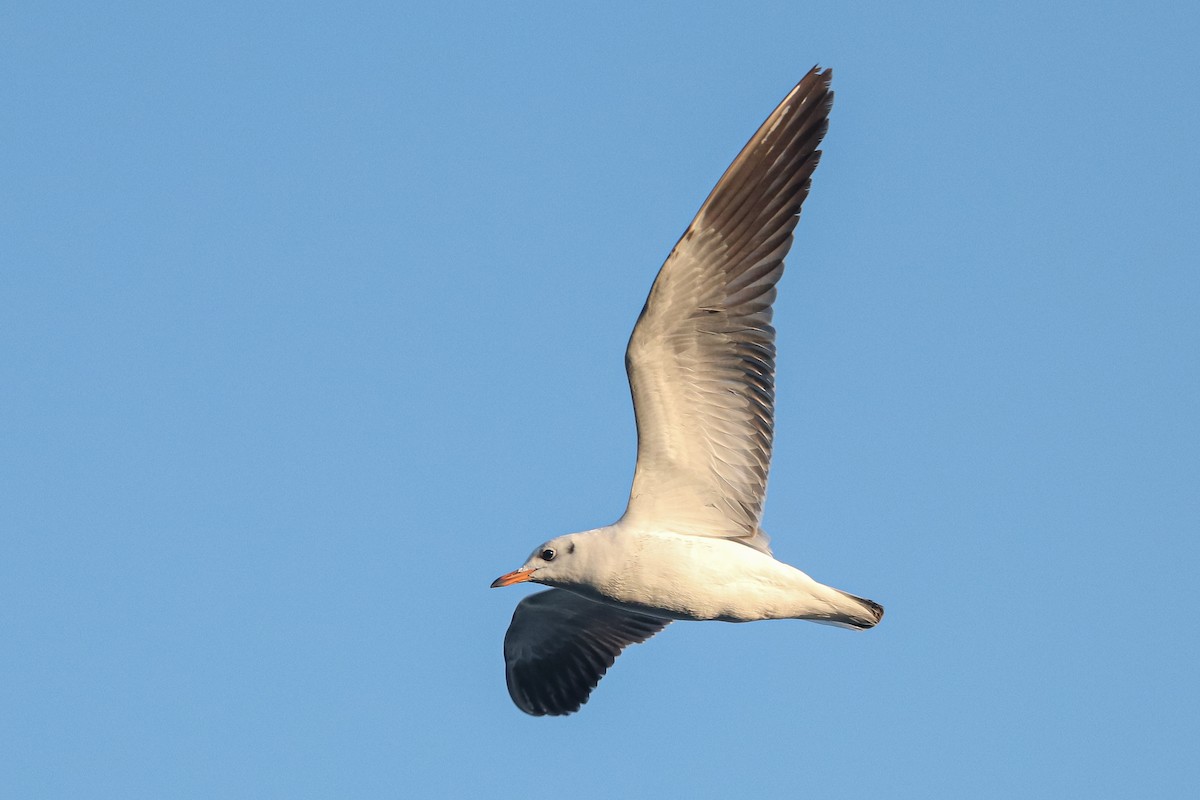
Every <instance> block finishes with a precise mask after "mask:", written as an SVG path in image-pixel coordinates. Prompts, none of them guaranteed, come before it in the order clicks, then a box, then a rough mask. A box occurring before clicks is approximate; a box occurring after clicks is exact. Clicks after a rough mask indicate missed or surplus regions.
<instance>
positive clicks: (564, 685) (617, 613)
mask: <svg viewBox="0 0 1200 800" xmlns="http://www.w3.org/2000/svg"><path fill="white" fill-rule="evenodd" d="M668 622H670V620H667V619H659V618H657V617H648V616H646V615H644V614H635V613H632V612H629V611H622V610H621V609H619V608H616V607H614V606H607V605H603V604H601V603H594V602H592V601H591V600H587V599H585V598H582V597H580V596H579V595H576V594H572V593H571V592H568V591H566V590H564V589H550V590H549V591H545V592H538V593H537V594H531V595H530V596H529V597H526V598H525V599H524V600H522V601H521V602H520V603H518V604H517V610H516V611H515V612H513V618H512V623H511V624H510V625H509V626H508V633H506V634H505V635H504V667H505V674H506V676H507V679H508V693H509V694H510V695H511V696H512V699H513V702H514V703H516V704H517V708H519V709H521V710H522V711H524V712H525V713H526V714H533V715H534V716H536V717H540V716H542V715H544V714H551V715H554V716H559V715H562V714H570V713H572V712H574V711H578V710H579V707H580V706H581V705H583V704H584V703H586V702H587V699H588V695H590V694H591V693H592V689H595V688H596V684H598V683H599V682H600V679H601V678H602V677H604V673H605V672H606V671H607V670H608V668H609V667H611V666H612V665H613V662H614V661H615V660H616V658H617V656H618V655H620V654H621V651H622V650H624V649H625V648H626V647H628V646H629V645H631V644H637V643H639V642H644V641H646V640H647V639H649V638H650V637H651V636H653V635H654V634H656V633H658V632H659V631H661V630H662V629H663V628H665V627H666V626H667V623H668Z"/></svg>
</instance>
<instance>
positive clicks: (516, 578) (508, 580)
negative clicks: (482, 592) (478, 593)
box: [492, 567, 533, 589]
mask: <svg viewBox="0 0 1200 800" xmlns="http://www.w3.org/2000/svg"><path fill="white" fill-rule="evenodd" d="M532 577H533V570H532V569H530V568H529V567H521V568H520V569H514V570H513V571H512V572H510V573H508V574H507V575H501V576H500V577H499V578H496V580H494V581H492V588H493V589H497V588H499V587H501V586H512V585H513V584H514V583H524V582H525V581H527V580H529V579H530V578H532Z"/></svg>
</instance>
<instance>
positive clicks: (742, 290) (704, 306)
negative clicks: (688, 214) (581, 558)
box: [625, 69, 833, 552]
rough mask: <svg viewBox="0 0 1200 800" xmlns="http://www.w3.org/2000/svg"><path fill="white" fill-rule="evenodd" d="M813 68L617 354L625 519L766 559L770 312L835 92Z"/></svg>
mask: <svg viewBox="0 0 1200 800" xmlns="http://www.w3.org/2000/svg"><path fill="white" fill-rule="evenodd" d="M831 77H832V75H831V73H830V71H828V70H826V71H824V72H820V71H818V70H817V69H813V70H812V71H811V72H809V73H808V75H806V76H805V77H804V79H803V80H802V81H801V82H800V83H799V84H798V85H797V86H796V87H795V88H794V89H793V90H792V91H791V92H790V93H789V94H788V96H787V97H786V98H784V100H783V102H782V103H780V104H779V106H778V107H777V108H776V109H775V111H773V112H772V113H771V116H770V117H768V118H767V120H766V122H764V123H763V124H762V126H761V127H760V128H759V129H758V131H757V132H756V133H755V134H754V136H753V138H751V140H750V141H749V143H747V144H746V146H745V148H744V149H743V150H742V152H741V153H740V154H739V155H738V157H737V158H736V159H735V160H734V162H733V164H732V165H730V167H729V169H728V170H726V172H725V174H724V175H723V176H722V177H721V180H720V181H719V182H718V183H717V185H716V187H715V188H714V189H713V191H712V193H711V194H710V195H709V196H708V199H707V200H705V202H704V205H703V206H701V208H700V211H699V212H698V213H697V214H696V218H695V220H693V222H692V224H691V225H690V226H689V227H688V229H687V231H686V232H685V233H684V235H683V237H682V238H681V239H680V240H679V242H678V243H677V244H676V245H675V248H674V250H672V251H671V255H670V256H668V257H667V260H666V263H665V264H663V267H662V269H661V270H660V271H659V274H658V278H657V279H656V280H655V282H654V286H653V288H652V289H651V290H650V296H649V298H648V299H647V300H646V306H645V308H644V309H643V310H642V315H641V317H640V318H639V319H638V323H637V325H636V326H635V327H634V330H633V335H632V336H631V338H630V340H629V347H628V349H627V351H626V355H625V364H626V369H627V371H628V373H629V384H630V389H631V391H632V393H633V403H634V411H635V413H636V416H637V428H638V462H637V470H636V472H635V474H634V479H633V489H632V491H631V493H630V498H629V507H628V508H627V510H626V512H625V518H626V519H628V520H630V521H636V522H640V523H646V524H653V525H657V526H665V527H670V528H671V529H673V530H676V531H679V532H681V533H693V534H699V535H705V536H723V537H727V538H731V539H735V540H737V541H740V542H743V543H745V544H748V545H750V546H752V547H756V548H758V549H760V550H763V551H765V552H769V549H768V547H767V543H766V536H765V535H763V533H762V531H761V530H759V527H758V524H759V519H760V518H761V516H762V507H763V502H764V500H765V498H766V487H767V472H768V469H769V468H770V461H771V444H772V436H773V431H774V402H775V329H774V328H773V327H772V326H771V305H772V303H773V302H774V300H775V284H776V283H777V282H778V280H779V277H780V275H782V274H783V259H784V256H786V255H787V252H788V249H789V248H790V247H791V244H792V230H793V229H794V228H795V226H796V222H797V221H798V219H799V214H800V207H801V205H802V204H803V202H804V199H805V197H806V196H807V195H808V188H809V183H810V179H811V177H812V173H813V170H814V169H815V167H816V165H817V161H818V160H819V158H820V155H821V154H820V151H818V150H817V146H818V144H819V143H820V141H821V138H822V137H823V136H824V135H825V131H826V129H827V127H828V116H829V110H830V107H831V105H832V102H833V93H832V92H831V91H830V89H829V84H830V80H831Z"/></svg>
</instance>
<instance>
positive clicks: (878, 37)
mask: <svg viewBox="0 0 1200 800" xmlns="http://www.w3.org/2000/svg"><path fill="white" fill-rule="evenodd" d="M19 5H20V7H9V8H8V9H7V10H5V11H4V12H3V14H2V21H0V634H2V642H3V643H2V646H0V796H3V797H13V798H19V797H20V798H24V797H30V798H32V797H38V798H83V797H87V798H110V797H111V798H140V797H145V798H163V797H180V798H192V797H195V798H212V797H246V798H304V797H420V796H430V797H431V796H460V797H481V796H493V797H496V796H528V797H542V796H555V797H567V798H572V799H574V798H601V797H618V796H647V797H650V796H660V797H666V796H673V797H691V798H718V797H719V798H726V797H737V796H750V795H754V796H758V797H780V798H793V797H809V796H811V797H828V798H842V797H845V798H854V797H892V798H928V797H973V798H992V797H995V798H1011V797H1064V796H1075V797H1184V796H1191V792H1193V791H1194V790H1195V786H1196V785H1197V783H1198V782H1200V767H1198V763H1200V762H1198V761H1197V758H1196V749H1195V748H1196V743H1197V741H1198V739H1200V732H1198V730H1197V722H1196V720H1197V718H1198V715H1200V708H1198V705H1200V704H1198V698H1197V688H1196V677H1197V663H1198V662H1200V641H1198V640H1200V637H1198V636H1197V623H1196V613H1197V612H1196V596H1195V585H1196V575H1197V569H1198V561H1200V559H1198V556H1200V549H1198V545H1197V535H1198V533H1200V500H1198V497H1197V490H1198V487H1200V424H1198V421H1197V412H1198V410H1200V375H1198V371H1200V370H1198V363H1200V359H1198V357H1197V352H1198V348H1200V247H1198V246H1197V235H1196V230H1197V219H1200V202H1198V191H1197V185H1198V184H1200V158H1198V152H1200V148H1198V147H1197V140H1198V134H1197V128H1198V123H1200V93H1198V91H1197V81H1198V79H1200V55H1198V49H1200V48H1198V47H1197V41H1200V12H1197V10H1196V9H1195V7H1194V6H1193V5H1191V4H1187V3H1161V4H1160V3H1145V2H1144V3H1136V4H1134V3H1124V4H1110V3H1039V4H1033V3H1026V4H1013V3H987V4H977V3H960V2H955V3H949V2H947V3H896V4H883V3H878V4H854V8H835V7H834V5H835V4H830V3H821V4H815V3H800V2H777V3H756V4H735V3H719V4H718V3H713V4H694V3H688V4H683V3H680V4H668V3H661V4H660V3H637V4H632V3H631V4H620V3H601V4H590V5H587V6H581V7H574V4H571V5H572V6H573V7H570V8H568V7H567V4H560V3H546V4H541V5H537V4H534V5H528V4H526V5H514V4H509V3H477V4H455V3H445V2H442V3H437V4H430V5H429V6H428V7H425V8H417V7H403V4H395V3H382V2H381V3H375V4H372V3H338V4H328V3H322V4H316V3H314V4H303V3H301V4H296V3H287V4H283V3H280V4H269V5H267V4H255V3H244V2H237V3H223V2H212V0H207V1H206V2H204V3H195V4H185V3H168V4H164V3H150V2H145V3H99V4H97V3H87V4H84V3H79V4H57V3H51V2H43V3H36V4H35V3H24V4H19ZM837 5H839V6H840V5H842V4H837ZM1018 6H1020V7H1021V8H1018ZM1022 9H1023V10H1022ZM817 63H819V64H821V65H823V66H829V67H832V68H833V69H834V88H835V90H836V92H837V100H836V102H835V105H834V111H833V120H832V127H831V129H830V132H829V135H828V136H827V138H826V140H825V147H824V150H825V158H824V160H823V161H822V163H821V166H820V168H819V169H818V171H817V174H816V176H815V180H814V186H813V191H812V194H811V195H810V197H809V199H808V202H807V205H806V207H805V213H804V218H803V220H802V221H801V223H800V227H799V229H798V232H797V239H796V245H795V247H794V248H793V250H792V255H791V257H790V258H789V259H788V272H787V274H786V275H785V276H784V279H783V282H782V284H781V291H780V295H779V300H778V303H777V305H776V316H775V320H776V325H777V327H778V329H779V350H780V354H779V376H778V398H779V399H778V427H777V439H776V442H777V446H776V451H775V461H774V470H773V473H772V480H771V487H770V497H769V500H768V503H767V512H766V519H765V521H764V527H765V528H766V529H767V530H768V531H769V532H770V533H771V534H772V536H773V538H774V544H775V550H776V554H777V555H778V556H779V557H780V558H781V559H782V560H784V561H787V562H789V563H792V564H795V565H797V566H799V567H801V568H802V569H804V570H806V571H807V572H809V573H810V574H812V575H813V576H814V577H816V578H818V579H819V580H823V581H826V582H829V583H832V584H834V585H836V586H839V587H841V588H844V589H846V590H848V591H853V592H855V593H857V594H862V595H864V596H866V597H870V598H873V599H875V600H877V601H879V602H881V603H883V604H884V605H885V606H886V607H887V616H886V617H885V618H884V620H883V622H882V624H881V625H880V626H879V627H878V628H876V629H875V630H872V631H869V632H866V633H853V632H848V631H843V630H837V629H833V628H827V627H821V626H817V625H811V624H808V623H800V622H775V623H758V624H753V625H741V626H735V625H723V624H716V623H713V624H703V625H701V624H678V625H673V626H671V627H670V628H669V629H667V630H666V631H665V632H664V633H663V634H662V635H660V636H659V637H657V638H655V639H654V640H652V641H651V642H650V643H649V644H647V645H644V646H639V647H634V648H632V649H631V650H630V651H629V652H627V653H626V654H625V655H624V656H623V657H622V658H621V659H620V661H618V663H617V666H616V668H615V669H614V670H613V671H612V672H611V673H610V674H609V676H608V677H607V678H606V679H605V680H604V682H603V683H602V684H601V685H600V688H599V689H598V690H597V691H596V693H595V694H594V695H593V696H592V700H591V702H590V703H589V704H588V705H587V706H585V707H584V709H583V711H582V712H581V713H579V714H577V715H575V716H572V717H568V718H565V719H534V718H531V717H526V716H525V715H523V714H522V713H520V712H519V711H518V710H517V709H516V708H515V707H514V706H513V705H512V704H511V702H510V701H509V698H508V696H507V693H506V691H505V688H504V676H503V665H502V661H501V654H500V647H501V640H502V637H503V634H504V630H505V627H506V626H507V624H508V620H509V617H510V615H511V613H512V609H513V606H514V605H515V603H516V602H517V601H518V600H519V598H520V597H521V596H523V595H524V594H526V592H527V590H526V589H525V588H524V587H517V588H512V589H506V590H491V589H489V588H488V584H489V582H490V581H491V580H492V579H493V578H495V577H496V576H497V575H500V574H501V573H503V572H507V571H509V570H511V569H513V568H515V567H517V566H519V565H520V563H521V562H522V561H523V559H524V558H525V557H526V556H527V554H528V553H529V551H530V550H531V549H532V548H533V547H534V546H535V545H537V544H539V543H540V542H541V541H543V540H545V539H546V538H549V537H550V536H552V535H556V534H559V533H564V532H568V531H573V530H582V529H586V528H590V527H594V526H597V525H601V524H605V523H608V522H611V521H613V520H615V519H616V518H617V517H618V516H619V515H620V513H621V511H622V510H623V508H624V502H625V499H626V497H627V493H628V489H629V481H630V477H631V474H632V469H633V460H634V445H635V431H634V424H633V416H632V413H631V410H630V406H629V398H628V389H627V387H626V384H625V376H624V369H623V363H622V354H623V350H624V346H625V342H626V339H627V337H628V335H629V331H630V329H631V328H632V326H633V323H634V320H635V319H636V317H637V314H638V312H639V310H640V309H641V305H642V302H643V300H644V299H645V295H646V292H647V291H648V289H649V287H650V283H651V280H652V279H653V276H654V274H655V272H656V270H657V269H658V267H659V265H660V264H661V262H662V259H663V258H664V257H665V256H666V254H667V252H668V251H669V249H670V247H671V245H672V244H673V243H674V242H675V240H676V238H677V237H678V236H679V234H680V233H681V232H682V231H683V229H684V227H685V226H686V225H687V223H688V222H689V221H690V219H691V216H692V214H693V213H694V211H695V210H696V208H697V207H698V206H699V204H700V202H701V200H703V198H704V197H705V195H706V194H707V193H708V191H709V189H710V188H711V187H712V185H713V183H714V182H715V181H716V179H717V178H718V177H719V176H720V174H721V172H722V171H723V170H724V169H725V167H726V166H727V165H728V163H729V161H730V160H731V159H732V158H733V156H734V155H735V154H736V153H737V151H738V150H739V148H740V147H741V146H742V144H743V143H744V142H745V140H746V138H747V137H748V136H749V135H750V134H751V133H752V132H753V131H754V129H755V128H756V126H757V125H758V124H759V122H760V121H761V120H762V119H763V118H764V117H765V116H766V115H767V113H768V112H770V110H771V109H772V108H773V107H774V105H775V103H776V102H777V101H778V100H779V99H780V98H782V97H783V95H784V94H785V93H786V92H787V91H788V89H789V88H790V87H791V86H792V85H793V84H794V83H795V82H796V81H797V80H798V79H799V78H800V77H801V76H802V75H803V74H804V73H805V72H806V71H807V70H808V69H809V68H810V67H811V66H812V65H813V64H817Z"/></svg>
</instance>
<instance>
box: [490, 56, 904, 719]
mask: <svg viewBox="0 0 1200 800" xmlns="http://www.w3.org/2000/svg"><path fill="white" fill-rule="evenodd" d="M830 80H831V75H830V73H829V72H828V71H826V72H820V71H819V70H817V69H813V70H812V71H811V72H809V73H808V75H806V76H805V78H804V79H803V80H802V81H800V83H799V84H797V85H796V87H795V88H794V89H792V91H791V92H789V93H788V96H787V97H785V98H784V100H783V102H781V103H780V104H779V106H778V107H776V109H775V110H774V111H773V112H772V113H771V115H770V116H769V117H768V118H767V120H766V122H764V123H763V124H762V125H761V126H760V127H759V129H758V132H757V133H755V135H754V136H753V137H752V138H751V139H750V142H749V143H747V145H746V146H745V147H744V148H743V149H742V152H741V153H739V154H738V156H737V158H736V159H734V161H733V163H732V164H731V165H730V167H729V169H728V170H726V171H725V174H724V175H722V176H721V179H720V180H719V181H718V182H717V185H716V187H715V188H714V189H713V190H712V193H711V194H709V196H708V199H707V200H705V201H704V204H703V205H702V206H701V207H700V211H699V212H698V213H697V214H696V218H695V219H694V220H693V221H692V224H691V225H690V226H688V229H687V230H686V231H685V232H684V234H683V236H682V237H681V238H680V239H679V242H678V243H677V244H676V245H675V248H674V249H673V250H672V251H671V254H670V255H669V256H668V257H667V260H666V262H665V263H664V264H663V267H662V269H661V270H660V271H659V273H658V277H657V278H656V279H655V281H654V285H653V287H652V288H651V290H650V296H649V297H648V298H647V300H646V305H645V307H644V308H643V309H642V314H641V316H640V317H639V318H638V322H637V325H635V326H634V329H633V335H632V336H630V339H629V346H628V348H626V351H625V364H626V371H627V372H628V374H629V386H630V390H631V392H632V394H633V405H634V413H635V417H636V419H637V428H638V459H637V468H636V469H635V470H634V475H633V488H632V490H631V492H630V496H629V505H628V507H627V508H626V510H625V514H624V515H623V516H622V517H621V519H620V520H619V521H617V522H616V523H615V524H613V525H610V526H607V527H604V528H597V529H595V530H590V531H584V532H582V533H573V534H568V535H566V536H560V537H558V538H556V539H552V540H550V541H549V542H546V543H545V544H543V545H541V546H540V547H539V548H538V549H537V550H535V551H534V552H533V554H532V555H531V556H530V557H529V559H527V560H526V562H525V564H524V566H522V567H521V568H519V569H516V570H514V571H512V572H510V573H508V574H506V575H502V576H501V577H499V578H497V579H496V581H495V582H494V583H493V584H492V586H509V585H511V584H514V583H522V582H524V581H532V582H534V583H541V584H543V585H546V586H550V587H552V588H551V589H550V590H549V591H546V592H540V593H538V594H533V595H530V596H528V597H526V598H525V599H524V600H522V601H521V602H520V603H519V604H518V605H517V609H516V611H515V612H514V613H513V619H512V623H511V624H510V625H509V628H508V633H507V634H506V635H505V637H504V660H505V665H506V670H505V674H506V677H507V682H508V690H509V694H510V695H511V696H512V699H513V702H515V703H516V704H517V706H518V707H519V708H520V709H521V710H522V711H525V712H527V713H529V714H534V715H542V714H555V715H557V714H570V713H571V712H573V711H576V710H578V708H579V706H580V705H582V704H583V703H584V702H586V701H587V698H588V696H589V694H590V693H591V691H592V689H593V688H595V686H596V684H597V683H598V682H599V680H600V678H601V677H602V676H603V675H604V673H605V671H606V670H607V669H608V668H609V667H611V666H612V664H613V661H614V659H615V658H616V657H617V655H618V654H620V652H621V651H622V650H623V649H624V648H625V647H626V646H627V645H630V644H634V643H638V642H643V641H645V640H646V639H648V638H649V637H651V636H653V635H654V634H656V633H658V632H659V631H660V630H662V629H663V628H664V627H666V626H667V624H668V623H669V622H671V621H672V620H719V621H723V622H753V621H756V620H768V619H806V620H813V621H815V622H822V623H828V624H831V625H839V626H842V627H848V628H859V629H865V628H870V627H872V626H873V625H875V624H876V623H877V622H879V620H880V618H881V617H882V616H883V608H882V607H881V606H879V605H878V604H876V603H873V602H872V601H870V600H864V599H862V598H859V597H855V596H853V595H850V594H847V593H845V592H842V591H840V590H838V589H834V588H832V587H830V586H825V585H824V584H821V583H818V582H817V581H815V580H813V579H812V578H810V577H809V576H808V575H806V574H805V573H803V572H801V571H800V570H798V569H796V568H795V567H791V566H788V565H787V564H784V563H781V562H779V561H776V560H775V558H774V557H773V556H772V555H771V548H770V547H769V545H768V539H767V536H766V534H764V533H763V532H762V529H761V528H759V521H760V519H761V517H762V507H763V503H764V501H765V500H766V491H767V472H768V470H769V467H770V460H771V446H772V441H773V436H774V414H775V328H774V327H772V324H771V316H772V305H773V303H774V301H775V294H776V288H775V287H776V284H777V283H778V281H779V278H780V276H781V275H782V274H783V261H784V257H785V256H786V255H787V252H788V249H789V248H790V247H791V244H792V231H793V229H794V228H795V226H796V222H797V221H798V220H799V215H800V207H801V205H802V204H803V202H804V199H805V197H807V196H808V189H809V184H810V180H811V177H812V173H813V170H814V169H815V168H816V166H817V162H818V160H819V158H820V155H821V154H820V151H819V150H817V149H816V148H817V145H818V144H819V143H820V141H821V138H822V137H823V136H824V135H825V130H826V128H827V127H828V116H829V110H830V107H831V104H832V102H833V93H832V92H831V91H830V90H829V84H830Z"/></svg>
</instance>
